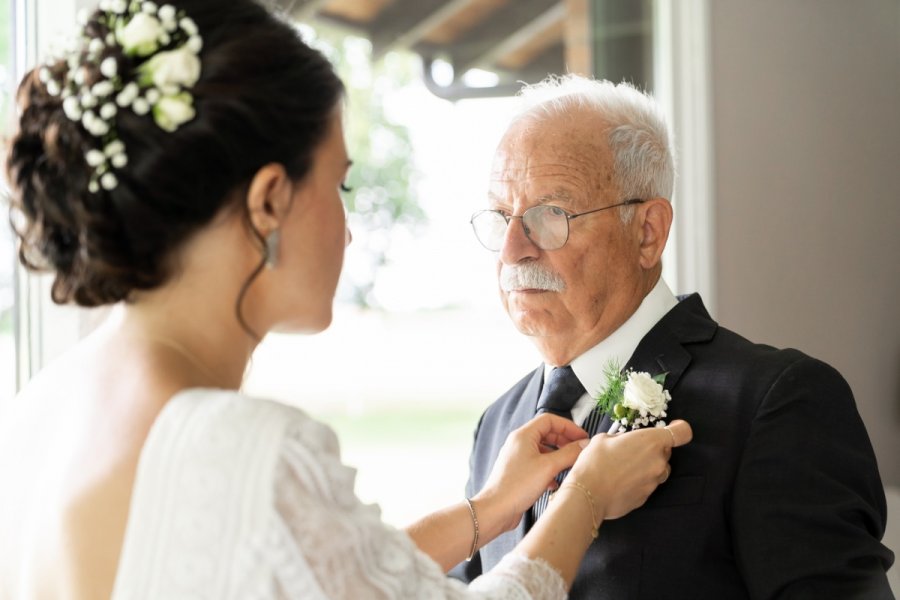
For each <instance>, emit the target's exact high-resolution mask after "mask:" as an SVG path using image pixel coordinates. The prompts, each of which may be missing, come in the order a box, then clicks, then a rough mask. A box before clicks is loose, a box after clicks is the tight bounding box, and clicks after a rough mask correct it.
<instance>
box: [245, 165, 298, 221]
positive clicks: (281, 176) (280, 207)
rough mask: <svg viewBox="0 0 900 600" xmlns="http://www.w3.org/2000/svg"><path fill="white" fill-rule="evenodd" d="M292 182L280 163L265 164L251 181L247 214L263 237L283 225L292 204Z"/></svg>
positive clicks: (247, 200) (247, 199) (248, 191)
mask: <svg viewBox="0 0 900 600" xmlns="http://www.w3.org/2000/svg"><path fill="white" fill-rule="evenodd" d="M292 183H293V182H292V181H291V179H290V177H288V175H287V172H285V170H284V166H283V165H281V164H279V163H269V164H267V165H264V166H263V167H262V168H260V169H259V171H257V172H256V175H254V176H253V179H252V180H251V181H250V187H249V188H248V190H247V198H246V202H247V214H249V215H250V223H251V224H252V225H253V227H254V228H256V230H257V231H258V232H259V233H260V234H261V235H262V236H263V237H265V236H267V235H268V234H269V233H271V232H272V231H274V230H276V229H278V228H279V227H281V223H282V220H283V219H284V217H285V215H287V213H288V210H289V209H290V206H291V196H292V192H293V185H292Z"/></svg>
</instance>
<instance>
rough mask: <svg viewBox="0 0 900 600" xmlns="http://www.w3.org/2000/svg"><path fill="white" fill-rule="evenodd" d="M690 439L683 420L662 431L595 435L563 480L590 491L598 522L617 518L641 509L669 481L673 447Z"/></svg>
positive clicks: (690, 432)
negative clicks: (661, 485)
mask: <svg viewBox="0 0 900 600" xmlns="http://www.w3.org/2000/svg"><path fill="white" fill-rule="evenodd" d="M692 436H693V433H692V431H691V426H690V425H688V424H687V422H685V421H673V422H672V423H670V424H669V425H668V426H666V427H664V428H663V427H659V428H652V429H639V430H637V431H631V432H628V433H619V434H616V435H606V434H600V435H596V436H594V437H593V439H591V443H590V444H589V445H588V447H587V448H585V449H584V450H583V451H582V452H581V454H580V455H579V456H578V460H577V461H576V462H575V465H574V466H573V467H572V471H571V472H570V473H569V475H568V477H567V478H566V481H576V482H578V483H579V484H581V485H583V486H585V487H586V488H587V489H589V490H590V491H591V494H592V495H593V497H594V501H595V502H596V504H597V506H596V508H597V509H598V510H599V511H600V513H599V515H598V517H599V518H600V519H601V520H605V519H616V518H619V517H621V516H624V515H626V514H628V513H629V512H631V511H632V510H634V509H635V508H637V507H639V506H641V505H642V504H643V503H644V502H646V501H647V498H648V497H649V496H650V494H651V493H653V491H654V490H655V489H656V488H657V486H658V485H660V484H661V483H663V482H664V481H665V480H666V479H668V477H669V473H670V472H671V468H670V467H669V458H670V456H671V455H672V448H674V447H677V446H683V445H684V444H687V443H688V442H689V441H691V438H692Z"/></svg>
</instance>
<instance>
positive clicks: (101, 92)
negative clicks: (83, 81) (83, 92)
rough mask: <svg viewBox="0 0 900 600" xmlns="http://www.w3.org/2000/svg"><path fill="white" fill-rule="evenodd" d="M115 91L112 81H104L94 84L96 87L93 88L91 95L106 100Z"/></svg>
mask: <svg viewBox="0 0 900 600" xmlns="http://www.w3.org/2000/svg"><path fill="white" fill-rule="evenodd" d="M114 90H115V88H113V84H112V81H109V80H108V79H104V80H103V81H98V82H97V83H95V84H94V87H92V88H91V93H92V94H93V95H94V96H96V97H99V98H105V97H106V96H109V95H110V94H112V93H113V91H114Z"/></svg>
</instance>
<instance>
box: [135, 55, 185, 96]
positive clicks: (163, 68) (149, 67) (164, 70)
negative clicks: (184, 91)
mask: <svg viewBox="0 0 900 600" xmlns="http://www.w3.org/2000/svg"><path fill="white" fill-rule="evenodd" d="M138 70H139V72H140V78H139V80H138V81H139V82H140V83H141V84H143V85H151V84H152V85H155V86H156V87H158V88H159V89H160V90H161V91H162V93H163V94H169V95H171V94H173V93H177V92H178V87H179V86H182V87H192V86H193V85H194V84H195V83H197V80H198V79H200V59H199V58H197V55H196V54H195V53H193V52H191V50H190V49H189V48H188V47H187V46H181V47H179V48H176V49H175V50H169V51H167V52H160V53H159V54H157V55H155V56H154V57H152V58H151V59H150V60H148V61H147V62H145V63H144V64H142V65H141V66H140V67H139V69H138Z"/></svg>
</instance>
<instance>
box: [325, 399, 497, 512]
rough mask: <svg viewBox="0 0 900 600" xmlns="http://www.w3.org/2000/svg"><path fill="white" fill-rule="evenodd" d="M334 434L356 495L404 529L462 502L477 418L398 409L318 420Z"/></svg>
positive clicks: (444, 410)
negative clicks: (354, 473)
mask: <svg viewBox="0 0 900 600" xmlns="http://www.w3.org/2000/svg"><path fill="white" fill-rule="evenodd" d="M317 416H318V418H319V419H321V420H322V421H324V422H326V423H328V424H329V425H330V426H331V427H332V428H334V429H335V431H336V432H337V434H338V439H339V440H340V443H341V456H342V459H343V461H344V463H346V464H348V465H350V466H352V467H354V468H356V469H357V484H356V492H357V495H359V497H360V498H361V499H362V500H363V501H364V502H366V503H377V504H378V505H379V506H380V507H381V510H382V516H383V517H384V520H385V521H387V522H388V523H391V524H393V525H395V526H398V527H402V526H404V525H408V524H409V523H410V522H412V521H413V520H415V519H416V518H418V517H421V516H424V515H425V514H427V513H429V512H431V511H434V510H436V509H438V508H441V507H443V506H445V505H447V504H449V503H452V502H455V501H458V500H460V499H462V497H463V494H464V491H465V482H466V478H467V477H468V459H469V451H470V450H471V444H472V434H473V432H474V431H475V426H476V425H477V423H478V417H479V416H480V413H479V412H478V411H472V410H471V409H459V408H455V407H453V406H449V407H434V406H429V407H425V408H422V407H411V408H408V409H398V408H397V407H391V408H386V409H384V410H377V409H376V410H373V411H369V412H366V413H364V414H360V415H348V414H330V415H329V414H325V415H317Z"/></svg>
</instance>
